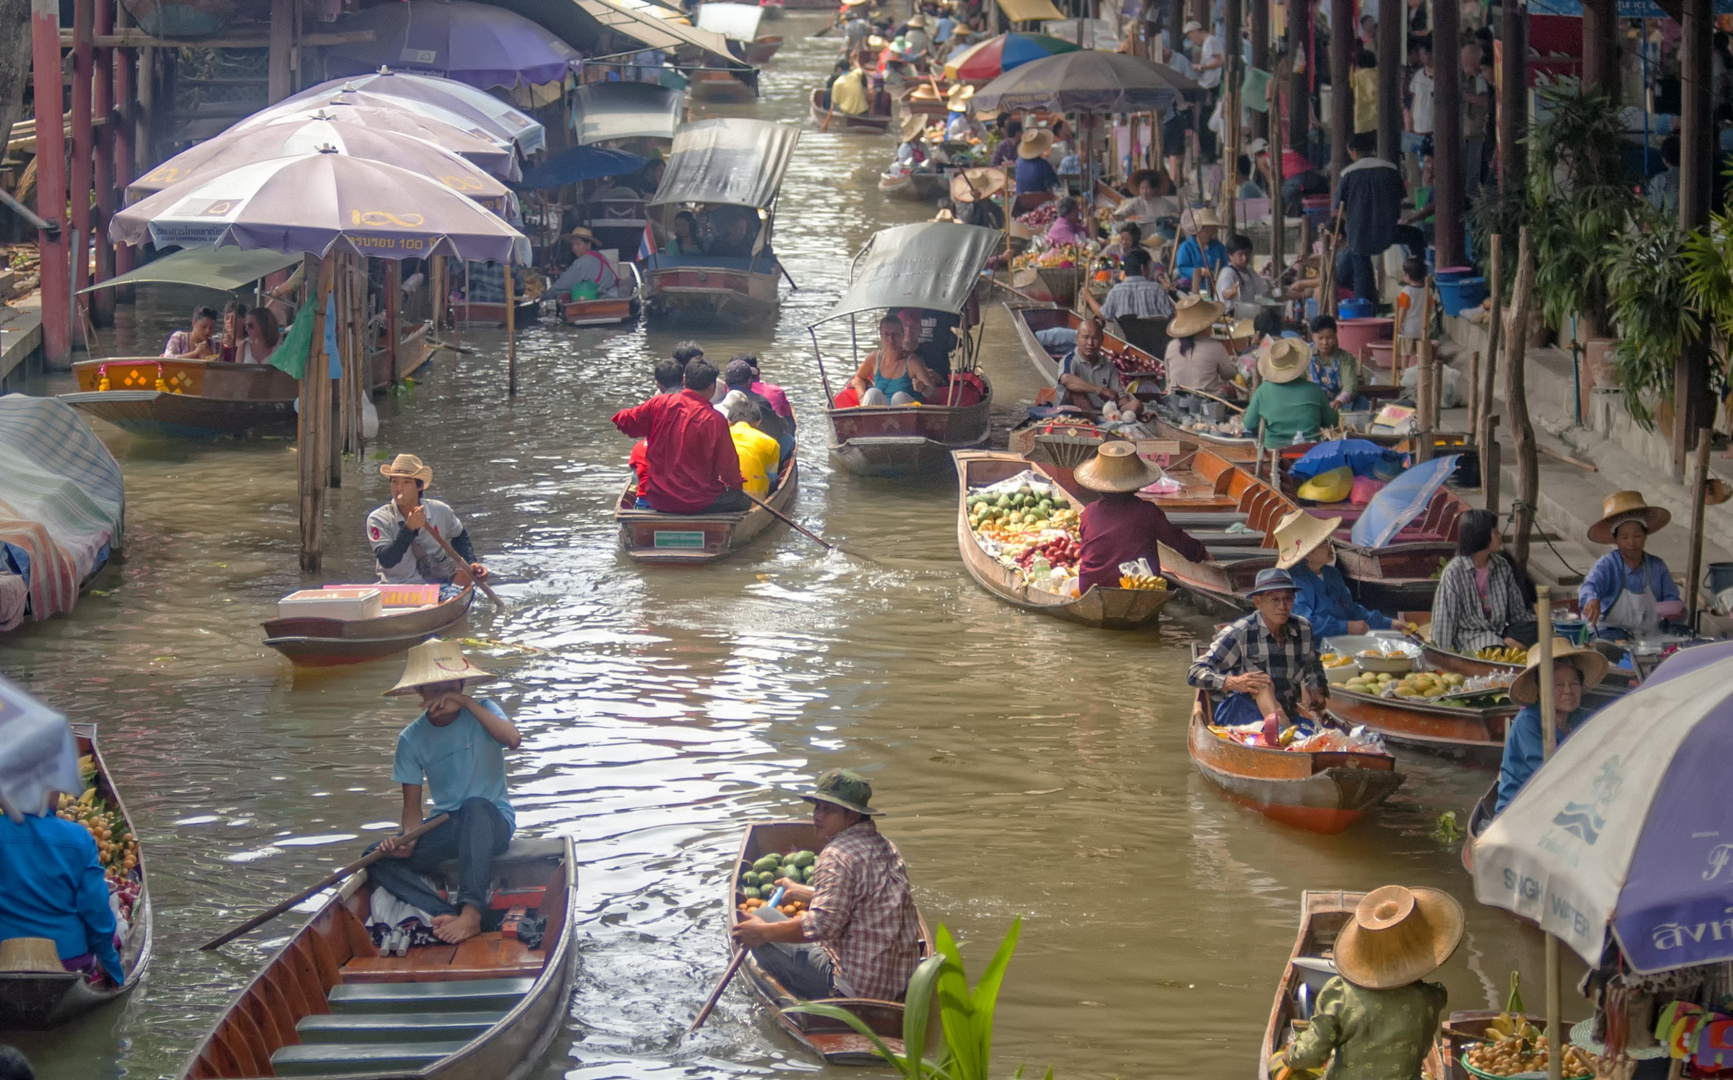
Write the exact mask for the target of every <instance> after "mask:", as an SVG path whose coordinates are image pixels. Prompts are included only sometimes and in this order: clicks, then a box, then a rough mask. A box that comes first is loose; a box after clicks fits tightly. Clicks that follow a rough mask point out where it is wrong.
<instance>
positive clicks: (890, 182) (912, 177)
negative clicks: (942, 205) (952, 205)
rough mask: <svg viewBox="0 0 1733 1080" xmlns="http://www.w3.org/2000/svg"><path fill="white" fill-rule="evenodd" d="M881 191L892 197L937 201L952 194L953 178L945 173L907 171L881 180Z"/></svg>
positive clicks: (887, 196)
mask: <svg viewBox="0 0 1733 1080" xmlns="http://www.w3.org/2000/svg"><path fill="white" fill-rule="evenodd" d="M879 191H880V192H882V193H883V194H884V195H885V197H886V198H890V199H902V200H905V201H907V202H931V203H936V202H938V201H939V200H940V199H942V198H945V197H946V196H947V195H949V194H950V191H951V180H950V177H948V176H946V175H945V174H944V173H920V172H917V173H906V174H904V175H902V176H887V177H885V178H884V179H882V180H880V181H879Z"/></svg>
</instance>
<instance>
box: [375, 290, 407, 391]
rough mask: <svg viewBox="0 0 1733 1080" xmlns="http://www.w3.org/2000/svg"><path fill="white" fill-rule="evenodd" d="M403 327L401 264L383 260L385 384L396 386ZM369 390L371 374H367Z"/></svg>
mask: <svg viewBox="0 0 1733 1080" xmlns="http://www.w3.org/2000/svg"><path fill="white" fill-rule="evenodd" d="M402 326H403V264H402V263H401V262H398V261H397V260H396V259H386V260H385V374H386V381H387V384H388V385H390V386H396V385H397V373H398V372H399V371H401V370H402V361H401V360H399V358H398V356H397V348H398V344H399V342H400V341H401V339H402V336H403V333H402ZM367 381H368V383H369V389H371V383H372V381H373V380H372V378H371V372H369V378H368V380H367Z"/></svg>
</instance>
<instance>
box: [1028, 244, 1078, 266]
mask: <svg viewBox="0 0 1733 1080" xmlns="http://www.w3.org/2000/svg"><path fill="white" fill-rule="evenodd" d="M1088 264H1089V252H1088V251H1087V250H1085V249H1084V248H1080V247H1078V246H1077V245H1075V244H1062V245H1060V246H1059V247H1055V248H1047V249H1046V250H1044V251H1025V252H1024V253H1023V254H1021V255H1019V256H1017V257H1016V258H1014V259H1012V260H1011V269H1013V270H1028V269H1030V268H1031V267H1033V268H1035V269H1037V270H1072V269H1075V268H1077V267H1078V266H1087V265H1088Z"/></svg>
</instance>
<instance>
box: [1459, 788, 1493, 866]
mask: <svg viewBox="0 0 1733 1080" xmlns="http://www.w3.org/2000/svg"><path fill="white" fill-rule="evenodd" d="M1499 779H1500V778H1499V777H1494V778H1493V781H1492V784H1491V786H1490V787H1488V788H1487V789H1486V794H1485V795H1482V796H1481V797H1480V799H1479V801H1478V802H1476V803H1475V804H1474V805H1473V806H1472V807H1470V808H1469V811H1468V835H1467V836H1465V837H1463V839H1462V868H1463V869H1464V870H1467V871H1468V873H1469V875H1470V876H1473V874H1474V840H1475V838H1476V837H1478V836H1479V835H1480V834H1481V833H1483V832H1485V831H1486V827H1487V826H1488V825H1491V824H1492V819H1493V818H1494V817H1495V816H1496V815H1497V813H1498V782H1499Z"/></svg>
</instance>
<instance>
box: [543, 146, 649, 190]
mask: <svg viewBox="0 0 1733 1080" xmlns="http://www.w3.org/2000/svg"><path fill="white" fill-rule="evenodd" d="M643 167H644V159H643V158H641V157H639V156H638V155H637V154H628V153H626V152H625V151H624V150H609V149H607V148H606V147H602V146H574V147H572V148H571V149H570V150H562V151H561V152H559V153H557V154H555V155H554V156H553V157H551V158H548V159H547V160H546V161H544V162H542V163H541V164H540V165H537V166H536V167H535V168H533V169H531V170H529V171H528V172H526V173H524V178H523V183H522V184H521V185H520V186H521V187H524V188H527V189H539V188H556V187H559V186H560V185H562V184H575V183H577V182H578V181H580V180H594V179H596V178H597V177H599V176H631V175H633V174H634V173H636V172H638V171H639V170H640V169H642V168H643Z"/></svg>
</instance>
